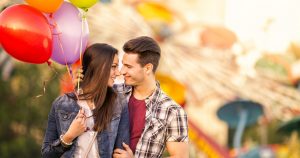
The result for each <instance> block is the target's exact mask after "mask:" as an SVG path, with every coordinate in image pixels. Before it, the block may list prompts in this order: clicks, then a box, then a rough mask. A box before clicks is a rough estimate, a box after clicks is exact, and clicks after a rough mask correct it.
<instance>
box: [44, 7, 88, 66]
mask: <svg viewBox="0 0 300 158" xmlns="http://www.w3.org/2000/svg"><path fill="white" fill-rule="evenodd" d="M48 17H49V18H48V20H49V22H50V23H51V24H52V25H54V26H55V27H54V28H53V30H52V35H53V51H52V56H51V59H52V60H54V61H56V62H57V63H59V64H62V65H66V64H67V65H70V64H73V63H74V62H76V61H77V60H78V59H79V57H80V54H81V52H83V51H84V50H85V48H86V45H87V41H88V36H89V29H88V28H89V27H88V23H87V21H86V20H82V18H81V17H80V13H79V10H78V9H77V8H76V7H75V6H73V5H72V4H71V3H68V2H64V3H63V4H62V6H61V7H60V8H59V9H58V10H57V12H55V13H54V14H53V17H52V18H51V17H50V16H49V15H48ZM82 22H83V25H84V26H83V28H84V29H83V33H82V35H81V29H82ZM81 40H82V46H80V44H81ZM80 47H81V50H80Z"/></svg>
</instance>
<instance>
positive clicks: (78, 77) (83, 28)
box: [77, 10, 87, 94]
mask: <svg viewBox="0 0 300 158" xmlns="http://www.w3.org/2000/svg"><path fill="white" fill-rule="evenodd" d="M86 13H87V10H84V12H83V13H82V15H81V19H82V20H81V33H80V49H79V51H80V55H79V64H80V68H81V67H82V47H83V46H82V38H83V32H84V30H85V27H84V24H85V20H86ZM79 91H80V74H77V93H78V94H79V93H80V92H79Z"/></svg>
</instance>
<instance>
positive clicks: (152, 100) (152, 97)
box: [124, 81, 161, 110]
mask: <svg viewBox="0 0 300 158" xmlns="http://www.w3.org/2000/svg"><path fill="white" fill-rule="evenodd" d="M124 90H125V95H126V96H127V97H130V96H131V94H132V90H133V87H132V86H125V88H124ZM160 94H161V89H160V83H159V82H158V81H156V88H155V91H154V92H153V93H152V94H151V95H150V96H148V97H147V98H146V99H145V102H146V108H147V110H150V109H152V108H154V107H153V105H157V104H155V103H156V102H157V100H158V98H159V96H160ZM128 99H129V98H128Z"/></svg>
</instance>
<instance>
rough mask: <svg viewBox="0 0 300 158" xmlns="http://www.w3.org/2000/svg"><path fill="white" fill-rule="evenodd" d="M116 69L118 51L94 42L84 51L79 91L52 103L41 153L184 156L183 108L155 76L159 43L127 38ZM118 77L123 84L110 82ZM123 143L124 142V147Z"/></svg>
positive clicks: (103, 157) (105, 156)
mask: <svg viewBox="0 0 300 158" xmlns="http://www.w3.org/2000/svg"><path fill="white" fill-rule="evenodd" d="M123 50H124V52H125V54H124V56H123V59H122V63H123V66H122V69H121V72H119V70H118V54H117V53H118V51H117V50H116V49H115V48H113V47H112V46H110V45H107V44H93V45H91V46H90V47H88V48H87V49H86V51H85V53H84V55H83V62H82V66H83V75H84V77H83V80H82V81H81V84H80V85H81V90H82V91H81V93H80V94H78V95H77V94H74V93H69V94H65V95H63V96H60V97H58V98H57V99H56V100H55V101H54V102H53V104H52V108H51V111H50V113H49V118H48V126H47V130H46V134H45V138H44V142H43V146H42V156H43V157H51V158H52V157H75V158H79V157H80V158H81V157H83V158H86V157H89V158H94V157H95V158H97V157H101V158H110V157H114V158H130V157H143V158H148V157H151V158H158V157H162V153H163V151H164V149H165V148H167V151H168V152H169V154H170V156H171V157H176V158H177V157H178V158H185V157H188V127H187V117H186V114H185V112H184V110H183V109H182V108H181V107H180V106H178V104H176V103H175V102H174V101H173V100H172V99H171V98H170V97H168V96H167V95H166V94H165V93H164V92H163V91H162V90H161V89H160V86H159V83H157V82H156V80H155V71H156V69H157V66H158V64H159V59H160V47H159V45H158V44H157V43H156V42H155V41H154V40H153V39H152V38H150V37H146V36H142V37H138V38H134V39H131V40H129V41H128V42H126V43H125V44H124V46H123ZM119 75H123V76H124V79H125V84H126V86H125V85H124V84H114V79H115V78H116V77H117V76H119ZM127 144H128V145H127Z"/></svg>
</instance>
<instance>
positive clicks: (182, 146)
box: [166, 107, 189, 158]
mask: <svg viewBox="0 0 300 158" xmlns="http://www.w3.org/2000/svg"><path fill="white" fill-rule="evenodd" d="M166 148H167V151H168V152H169V154H170V158H188V157H189V143H188V123H187V115H186V113H185V111H184V110H183V109H182V108H181V107H178V108H176V110H175V111H174V112H173V117H172V118H171V120H170V121H168V125H167V142H166Z"/></svg>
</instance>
